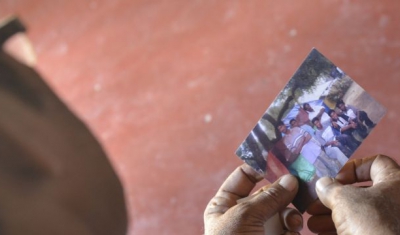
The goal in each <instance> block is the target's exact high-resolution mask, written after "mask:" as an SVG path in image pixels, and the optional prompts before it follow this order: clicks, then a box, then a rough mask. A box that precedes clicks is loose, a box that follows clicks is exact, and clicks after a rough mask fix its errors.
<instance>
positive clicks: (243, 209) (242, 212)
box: [235, 202, 252, 221]
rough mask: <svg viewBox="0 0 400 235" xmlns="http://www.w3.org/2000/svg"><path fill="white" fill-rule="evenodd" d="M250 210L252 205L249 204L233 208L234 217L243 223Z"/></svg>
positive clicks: (245, 203) (244, 203)
mask: <svg viewBox="0 0 400 235" xmlns="http://www.w3.org/2000/svg"><path fill="white" fill-rule="evenodd" d="M251 210H252V204H251V203H250V202H243V203H241V204H239V205H238V206H237V208H235V216H236V217H237V218H238V219H240V220H243V221H244V220H246V218H248V217H249V215H250V214H251Z"/></svg>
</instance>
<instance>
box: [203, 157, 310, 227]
mask: <svg viewBox="0 0 400 235" xmlns="http://www.w3.org/2000/svg"><path fill="white" fill-rule="evenodd" d="M261 179H262V177H261V176H260V175H259V174H258V173H256V172H255V171H254V170H253V169H252V168H251V167H250V166H248V165H245V164H244V165H242V166H240V167H238V168H237V169H236V170H235V171H234V172H233V173H232V174H231V175H230V176H229V177H228V178H227V179H226V180H225V182H224V183H223V185H222V186H221V188H220V189H219V190H218V192H217V194H216V195H215V196H214V198H212V199H211V201H210V202H209V203H208V205H207V208H206V210H205V212H204V224H205V227H204V230H205V235H215V234H249V235H265V230H264V224H265V223H266V222H267V221H268V220H269V219H270V218H272V217H273V216H274V215H275V214H277V213H279V214H280V218H281V219H280V221H281V224H282V225H281V224H278V226H282V227H283V228H284V230H285V231H286V232H285V233H284V234H299V233H298V232H299V231H300V230H301V229H302V228H303V218H302V216H301V214H300V212H298V211H297V210H295V209H291V208H286V207H287V206H288V205H289V203H291V201H292V200H293V198H294V197H295V195H296V193H297V190H298V182H297V179H296V178H295V177H294V176H292V175H285V176H283V177H281V178H280V179H278V180H277V181H276V182H275V183H273V184H272V185H267V186H264V187H263V188H261V189H260V190H259V191H258V192H256V193H255V194H254V195H253V196H252V197H251V198H249V200H246V201H243V202H239V203H238V202H237V201H238V200H239V199H242V198H245V197H247V196H248V195H249V193H250V192H251V190H252V189H253V188H254V186H255V184H256V183H257V182H258V181H260V180H261Z"/></svg>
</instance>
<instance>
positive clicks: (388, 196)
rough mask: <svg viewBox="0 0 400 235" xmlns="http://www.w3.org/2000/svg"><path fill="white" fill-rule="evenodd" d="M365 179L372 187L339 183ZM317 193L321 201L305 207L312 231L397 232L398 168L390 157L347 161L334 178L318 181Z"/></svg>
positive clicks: (399, 210) (365, 234) (399, 226)
mask: <svg viewBox="0 0 400 235" xmlns="http://www.w3.org/2000/svg"><path fill="white" fill-rule="evenodd" d="M365 181H372V186H370V187H356V186H353V185H342V184H353V183H357V182H365ZM317 194H318V196H319V198H320V200H321V201H317V202H315V203H314V204H312V205H311V206H310V207H309V208H308V213H310V214H311V215H313V216H312V217H311V218H310V219H309V221H308V226H309V228H310V230H311V231H313V232H315V233H319V234H322V233H327V232H336V233H337V234H352V235H358V234H360V235H361V234H362V235H369V234H385V235H387V234H388V235H391V234H400V223H399V222H400V167H399V165H398V164H397V163H396V162H394V161H393V160H392V159H390V158H389V157H386V156H382V155H378V156H374V157H370V158H364V159H356V160H353V161H350V162H348V163H347V164H346V165H345V166H344V167H343V169H342V170H341V172H340V173H339V174H338V175H337V177H336V179H335V180H333V179H331V178H322V179H320V180H319V181H318V182H317ZM321 202H322V203H321ZM324 205H325V206H326V207H325V206H324ZM328 208H329V209H331V210H332V211H330V210H329V209H328Z"/></svg>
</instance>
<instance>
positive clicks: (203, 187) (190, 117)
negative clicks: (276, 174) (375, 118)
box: [0, 0, 400, 235]
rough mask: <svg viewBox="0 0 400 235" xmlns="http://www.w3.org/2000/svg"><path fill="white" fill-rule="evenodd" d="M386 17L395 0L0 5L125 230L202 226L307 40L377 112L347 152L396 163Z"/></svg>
mask: <svg viewBox="0 0 400 235" xmlns="http://www.w3.org/2000/svg"><path fill="white" fill-rule="evenodd" d="M399 12H400V2H399V1H330V0H321V1H286V0H283V1H272V0H271V1H269V0H268V1H264V0H262V1H261V0H260V1H257V0H256V1H240V0H236V1H234V0H232V1H207V0H206V1H198V0H189V1H188V0H171V1H170V0H158V1H149V0H142V1H139V0H121V1H115V0H104V1H95V0H93V1H89V0H88V1H82V0H79V1H78V0H68V1H62V0H1V1H0V17H3V16H5V15H7V14H10V13H17V14H19V15H20V16H21V18H22V19H23V20H24V21H25V22H26V23H27V24H28V26H29V36H30V38H31V39H32V41H33V44H34V47H35V50H36V52H37V54H38V69H39V71H40V72H41V73H42V75H43V76H44V77H45V78H46V80H47V82H48V83H49V84H50V85H51V86H52V87H53V88H54V89H55V90H56V92H57V93H58V94H59V95H60V96H61V97H62V99H63V100H65V102H66V103H67V104H68V105H69V106H70V107H71V108H72V109H73V110H74V111H75V112H76V113H77V114H78V115H79V116H80V117H81V118H82V119H83V120H84V121H85V122H86V123H87V124H88V125H89V126H90V128H91V129H92V130H93V132H94V133H95V134H96V136H97V137H98V139H99V140H100V141H101V143H102V144H103V145H104V146H105V149H106V150H107V152H108V154H109V156H110V159H111V160H112V163H113V165H114V166H115V169H116V171H117V172H118V174H119V175H120V177H121V179H122V181H123V184H124V186H125V189H126V199H127V202H128V206H129V212H130V222H131V224H130V232H129V235H132V234H201V233H202V231H203V221H202V216H203V210H204V207H205V205H206V204H207V201H208V200H209V199H210V198H211V197H212V196H213V194H214V193H215V192H216V190H217V188H218V187H219V185H220V184H221V183H222V181H223V180H224V179H225V177H227V175H228V174H229V173H230V172H231V171H232V170H233V169H234V168H235V167H236V166H238V165H239V164H240V163H241V162H240V161H239V159H237V157H236V156H235V155H234V151H235V150H236V148H237V147H238V145H239V144H240V143H241V142H242V140H243V139H244V137H245V136H246V135H247V134H248V132H249V131H250V129H251V128H253V126H254V124H255V123H256V121H257V120H258V119H259V118H260V116H261V114H262V113H263V112H264V111H265V109H266V108H267V106H268V105H269V103H270V102H271V101H272V100H273V99H274V97H275V96H276V95H277V94H278V92H279V91H280V89H281V88H282V87H283V85H284V84H285V83H286V82H287V80H288V79H289V78H290V77H291V75H292V74H293V72H294V71H295V70H296V68H297V67H298V66H299V65H300V63H301V62H302V60H303V59H304V57H305V56H306V55H307V53H308V52H309V51H310V49H311V48H312V47H316V48H318V50H320V51H321V52H322V53H323V54H324V55H325V56H327V57H328V58H329V59H331V60H332V61H333V62H334V63H335V64H336V65H338V66H339V67H340V68H341V69H343V70H344V71H345V72H346V73H348V74H349V75H350V77H352V78H353V79H354V80H355V81H356V82H358V83H359V84H360V85H361V86H363V87H364V88H365V89H366V90H367V91H368V92H369V93H370V94H371V95H372V96H373V97H375V98H376V99H377V100H378V101H379V102H381V103H382V104H383V105H384V106H386V107H387V108H388V112H387V115H386V117H385V118H384V119H383V120H382V122H381V123H380V124H379V125H378V126H377V127H376V128H375V130H374V132H373V134H372V135H371V136H370V137H368V139H367V140H366V141H365V142H364V144H363V145H362V146H361V147H360V148H359V149H358V150H357V152H356V157H362V156H369V155H372V154H376V153H385V154H387V155H390V156H393V157H394V158H396V159H397V160H400V157H399V155H398V151H396V150H398V149H399V147H398V144H399V137H400V136H399V132H400V131H399V121H398V120H399V115H400V112H399V110H400V108H399V101H400V95H399V89H400V85H399V82H400V78H399V77H400V33H399V32H400V28H399V25H400V14H399ZM304 234H310V233H309V232H304Z"/></svg>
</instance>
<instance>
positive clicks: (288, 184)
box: [279, 175, 297, 191]
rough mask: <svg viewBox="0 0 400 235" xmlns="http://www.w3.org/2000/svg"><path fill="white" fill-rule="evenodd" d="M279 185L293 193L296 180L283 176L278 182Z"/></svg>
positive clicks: (292, 177) (290, 176) (289, 176)
mask: <svg viewBox="0 0 400 235" xmlns="http://www.w3.org/2000/svg"><path fill="white" fill-rule="evenodd" d="M279 184H280V185H281V186H282V187H284V188H285V189H286V190H288V191H293V190H294V189H295V188H296V187H297V179H296V178H295V177H294V176H292V175H285V176H283V177H282V178H281V180H280V181H279Z"/></svg>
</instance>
